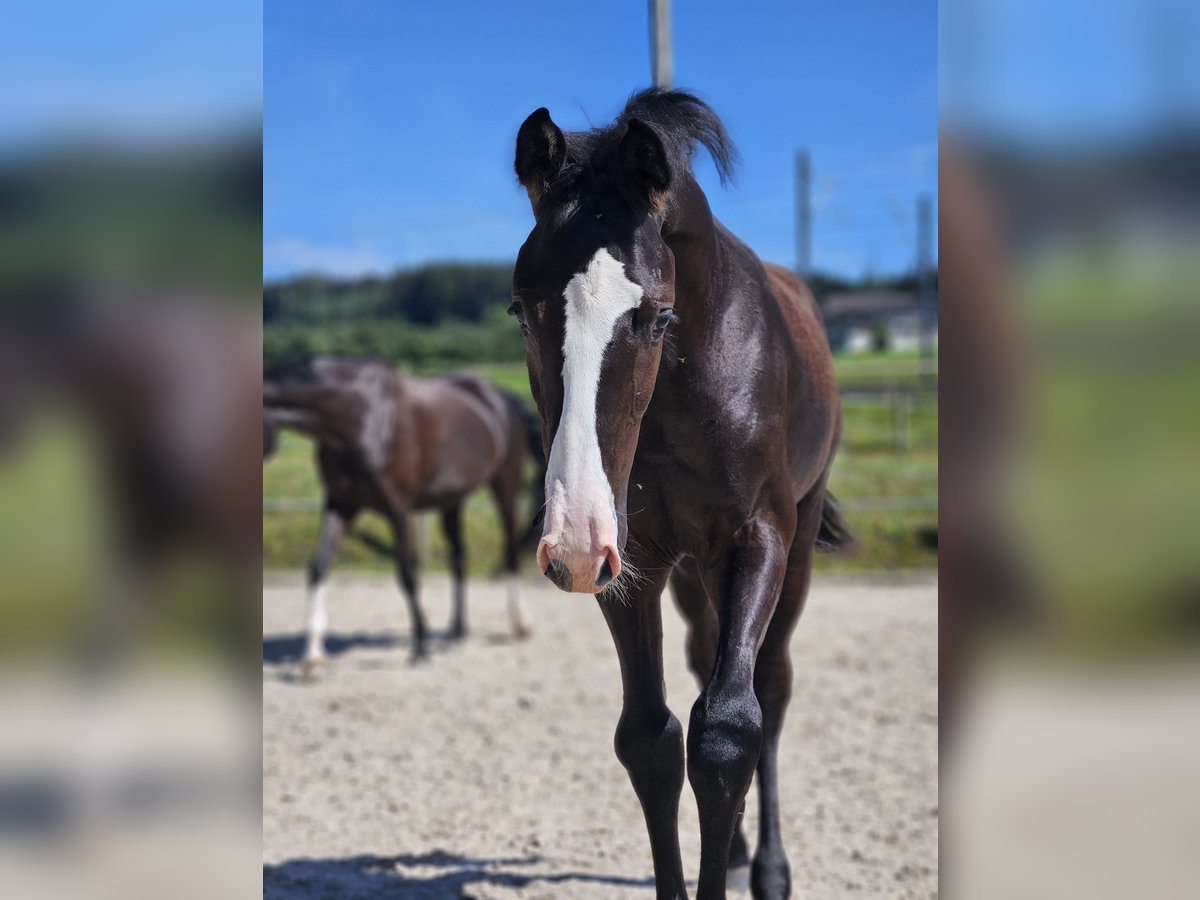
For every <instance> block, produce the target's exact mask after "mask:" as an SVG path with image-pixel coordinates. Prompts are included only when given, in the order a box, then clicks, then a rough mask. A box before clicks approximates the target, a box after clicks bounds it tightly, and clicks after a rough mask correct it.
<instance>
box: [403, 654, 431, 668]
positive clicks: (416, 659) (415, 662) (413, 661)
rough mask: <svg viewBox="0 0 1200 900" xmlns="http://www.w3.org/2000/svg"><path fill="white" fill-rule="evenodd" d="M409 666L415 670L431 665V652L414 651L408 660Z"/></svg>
mask: <svg viewBox="0 0 1200 900" xmlns="http://www.w3.org/2000/svg"><path fill="white" fill-rule="evenodd" d="M408 664H409V665H410V666H412V667H413V668H414V669H415V668H416V667H417V666H425V665H428V664H429V652H428V651H427V650H424V649H421V650H414V651H413V654H412V656H410V657H409V658H408Z"/></svg>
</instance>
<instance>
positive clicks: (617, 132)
mask: <svg viewBox="0 0 1200 900" xmlns="http://www.w3.org/2000/svg"><path fill="white" fill-rule="evenodd" d="M631 119H638V120H640V121H642V122H644V123H645V124H647V125H649V126H650V127H651V128H653V129H654V131H655V132H656V133H657V134H658V136H659V138H660V139H661V140H662V142H663V147H664V149H665V150H666V152H667V156H668V158H669V161H670V163H671V169H672V170H673V171H676V172H690V171H691V167H692V158H693V157H694V156H695V154H696V147H697V145H703V147H704V148H705V149H706V150H707V151H708V154H709V156H711V157H712V160H713V163H714V164H715V165H716V167H717V175H718V176H719V177H720V179H721V184H723V185H724V184H729V183H730V182H731V181H732V179H733V168H734V166H735V165H736V163H737V161H738V152H737V148H736V147H734V145H733V141H732V140H731V139H730V137H729V134H728V133H727V132H726V131H725V125H724V123H722V122H721V119H720V117H719V116H718V115H717V114H716V113H715V112H714V111H713V109H712V107H711V106H709V105H708V104H707V103H705V102H704V101H703V100H701V99H700V98H699V97H697V96H696V95H695V94H693V93H692V92H690V91H684V90H664V89H663V88H657V87H652V88H646V89H645V90H641V91H638V92H637V93H635V94H634V95H633V96H631V97H630V98H629V100H628V102H627V103H626V104H625V108H624V109H623V110H622V111H621V114H620V115H619V116H617V120H616V121H615V122H614V123H613V124H612V125H609V126H607V127H605V128H593V129H591V130H589V131H574V132H568V133H566V134H564V137H565V138H566V142H567V156H568V160H569V162H568V168H570V167H571V163H574V164H575V166H581V167H582V166H586V167H588V168H591V169H593V170H595V169H598V168H602V167H603V166H605V165H606V164H607V163H609V162H610V161H611V160H612V159H613V158H614V157H615V155H616V151H617V147H618V145H619V144H620V142H621V138H622V137H624V135H625V129H626V126H627V125H628V124H629V121H630V120H631Z"/></svg>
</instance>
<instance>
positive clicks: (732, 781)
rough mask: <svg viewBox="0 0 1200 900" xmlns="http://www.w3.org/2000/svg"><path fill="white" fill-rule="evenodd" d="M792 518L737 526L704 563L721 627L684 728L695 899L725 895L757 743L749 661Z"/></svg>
mask: <svg viewBox="0 0 1200 900" xmlns="http://www.w3.org/2000/svg"><path fill="white" fill-rule="evenodd" d="M789 518H790V517H789ZM792 526H793V523H792V522H791V521H787V522H786V523H782V524H779V525H777V524H776V523H775V522H772V521H770V520H768V519H766V518H764V517H762V516H761V514H760V517H756V518H754V519H751V520H750V521H748V522H747V523H746V524H745V525H743V526H742V527H741V528H740V529H738V532H737V534H736V536H735V541H736V546H735V547H734V549H733V551H732V552H730V553H729V554H728V556H727V557H726V558H725V559H724V560H722V561H721V564H720V565H719V566H718V567H716V568H715V569H713V570H704V571H703V575H704V578H705V586H706V587H707V588H708V591H709V594H710V595H712V596H714V597H717V598H719V602H720V604H721V609H720V613H719V618H720V621H721V633H720V637H719V638H718V641H717V657H716V661H715V664H714V666H713V674H712V678H711V679H709V682H708V684H707V685H706V686H705V688H704V690H703V691H702V692H701V693H700V697H699V698H698V699H697V700H696V703H695V705H694V706H693V707H692V720H691V727H690V728H689V729H688V758H687V770H688V779H689V780H690V781H691V783H692V790H693V791H695V794H696V804H697V806H698V807H699V811H700V878H699V883H698V887H697V891H696V898H697V900H720V898H723V897H725V890H726V887H725V879H726V874H727V869H728V864H729V850H730V845H731V843H732V841H733V833H734V830H735V828H736V827H737V824H738V819H739V817H740V816H741V813H742V809H743V804H744V803H745V800H746V792H747V791H748V790H749V788H750V782H751V780H752V779H753V777H754V769H755V767H756V766H757V765H758V760H759V753H760V751H761V748H762V739H763V716H762V710H761V708H760V707H759V705H758V698H757V697H756V696H755V693H754V664H755V659H756V657H757V655H758V647H759V644H760V643H761V641H762V638H763V636H764V635H765V632H766V630H767V625H768V623H769V621H770V618H771V613H772V612H773V610H774V609H775V604H776V601H777V600H778V598H779V592H780V590H781V588H782V587H783V579H784V573H785V570H786V566H787V550H788V547H790V545H791V539H792V534H793V527H792Z"/></svg>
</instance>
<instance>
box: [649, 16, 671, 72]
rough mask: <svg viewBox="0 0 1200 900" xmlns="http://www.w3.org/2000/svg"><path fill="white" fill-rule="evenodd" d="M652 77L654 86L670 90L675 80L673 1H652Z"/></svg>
mask: <svg viewBox="0 0 1200 900" xmlns="http://www.w3.org/2000/svg"><path fill="white" fill-rule="evenodd" d="M650 75H651V76H652V77H653V79H654V86H655V87H660V88H664V89H670V87H671V83H672V82H673V81H674V80H675V60H674V58H673V57H672V54H671V0H650Z"/></svg>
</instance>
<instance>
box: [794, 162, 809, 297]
mask: <svg viewBox="0 0 1200 900" xmlns="http://www.w3.org/2000/svg"><path fill="white" fill-rule="evenodd" d="M811 272H812V167H811V165H810V164H809V159H808V151H807V150H797V151H796V274H797V275H799V276H800V277H801V278H807V277H808V276H809V274H810V273H811Z"/></svg>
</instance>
